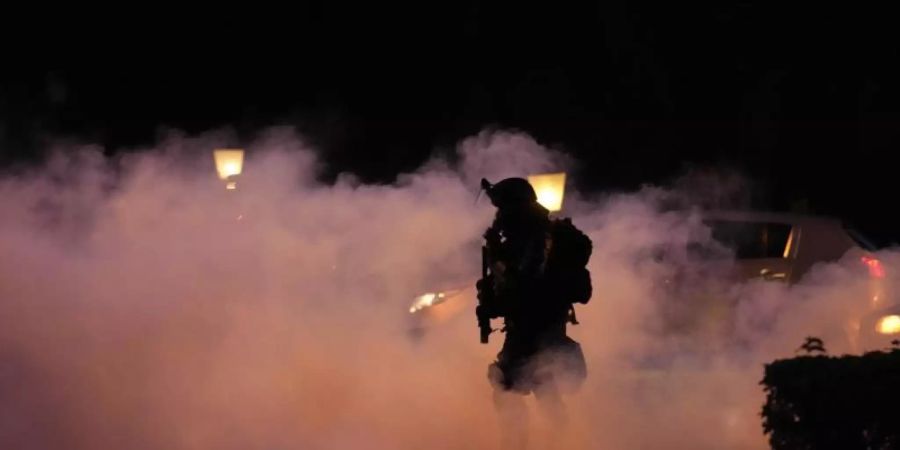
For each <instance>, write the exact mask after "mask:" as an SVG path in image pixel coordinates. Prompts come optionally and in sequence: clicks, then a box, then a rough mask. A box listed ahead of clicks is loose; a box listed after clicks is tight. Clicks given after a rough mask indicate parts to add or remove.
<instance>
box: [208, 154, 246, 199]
mask: <svg viewBox="0 0 900 450" xmlns="http://www.w3.org/2000/svg"><path fill="white" fill-rule="evenodd" d="M213 159H214V160H215V162H216V172H218V174H219V179H220V180H223V181H225V189H229V190H233V189H237V182H236V181H235V180H234V178H235V177H237V176H238V175H240V174H241V170H242V169H243V167H244V151H243V150H241V149H237V148H219V149H216V150H214V151H213Z"/></svg>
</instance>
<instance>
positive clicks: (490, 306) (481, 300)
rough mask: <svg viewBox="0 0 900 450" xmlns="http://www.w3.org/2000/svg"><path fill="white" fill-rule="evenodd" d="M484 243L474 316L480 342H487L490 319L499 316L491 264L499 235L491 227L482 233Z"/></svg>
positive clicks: (495, 277)
mask: <svg viewBox="0 0 900 450" xmlns="http://www.w3.org/2000/svg"><path fill="white" fill-rule="evenodd" d="M484 238H485V244H484V245H483V246H482V247H481V279H480V280H478V283H477V285H476V287H477V288H478V306H477V307H475V316H476V317H477V318H478V329H479V332H480V334H481V343H482V344H487V343H488V339H489V337H490V334H491V332H493V331H494V330H493V329H491V319H493V318H494V317H499V316H500V314H498V309H499V308H498V305H497V299H496V292H495V290H494V286H495V284H496V283H497V281H498V280H497V276H498V274H497V273H494V268H493V266H492V264H493V261H494V259H495V258H496V255H495V252H496V249H497V248H499V244H500V235H499V234H498V233H497V231H496V230H495V229H493V228H488V230H487V231H486V232H485V234H484Z"/></svg>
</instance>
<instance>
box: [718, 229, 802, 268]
mask: <svg viewBox="0 0 900 450" xmlns="http://www.w3.org/2000/svg"><path fill="white" fill-rule="evenodd" d="M704 223H705V224H706V225H707V226H709V227H710V230H711V231H712V237H713V239H715V240H716V241H718V242H719V243H720V244H722V245H724V246H725V247H727V248H729V249H731V250H732V251H733V252H734V254H735V257H736V258H738V259H757V258H786V257H787V256H788V247H789V245H790V241H791V231H792V230H793V226H792V225H790V224H786V223H772V222H742V221H732V220H709V221H704Z"/></svg>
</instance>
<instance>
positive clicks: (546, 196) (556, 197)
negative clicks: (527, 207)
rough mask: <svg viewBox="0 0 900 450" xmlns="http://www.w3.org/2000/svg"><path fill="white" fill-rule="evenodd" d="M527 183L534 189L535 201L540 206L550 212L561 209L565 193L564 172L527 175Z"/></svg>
mask: <svg viewBox="0 0 900 450" xmlns="http://www.w3.org/2000/svg"><path fill="white" fill-rule="evenodd" d="M528 182H529V183H531V187H533V188H534V192H535V194H537V201H538V203H540V204H541V206H543V207H544V208H547V209H548V210H549V211H550V212H557V211H559V210H561V209H562V203H563V195H564V194H565V191H566V174H565V172H560V173H545V174H539V175H529V176H528Z"/></svg>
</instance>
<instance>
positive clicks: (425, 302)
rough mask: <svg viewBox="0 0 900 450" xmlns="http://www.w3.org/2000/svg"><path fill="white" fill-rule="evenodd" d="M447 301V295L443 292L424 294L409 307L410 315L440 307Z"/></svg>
mask: <svg viewBox="0 0 900 450" xmlns="http://www.w3.org/2000/svg"><path fill="white" fill-rule="evenodd" d="M446 299H447V294H445V293H443V292H429V293H427V294H422V295H420V296H418V297H416V298H415V300H413V303H412V305H410V307H409V313H410V314H415V313H416V312H418V311H421V310H423V309H425V308H429V307H432V306H434V305H438V304H441V303H443V302H444V300H446Z"/></svg>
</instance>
